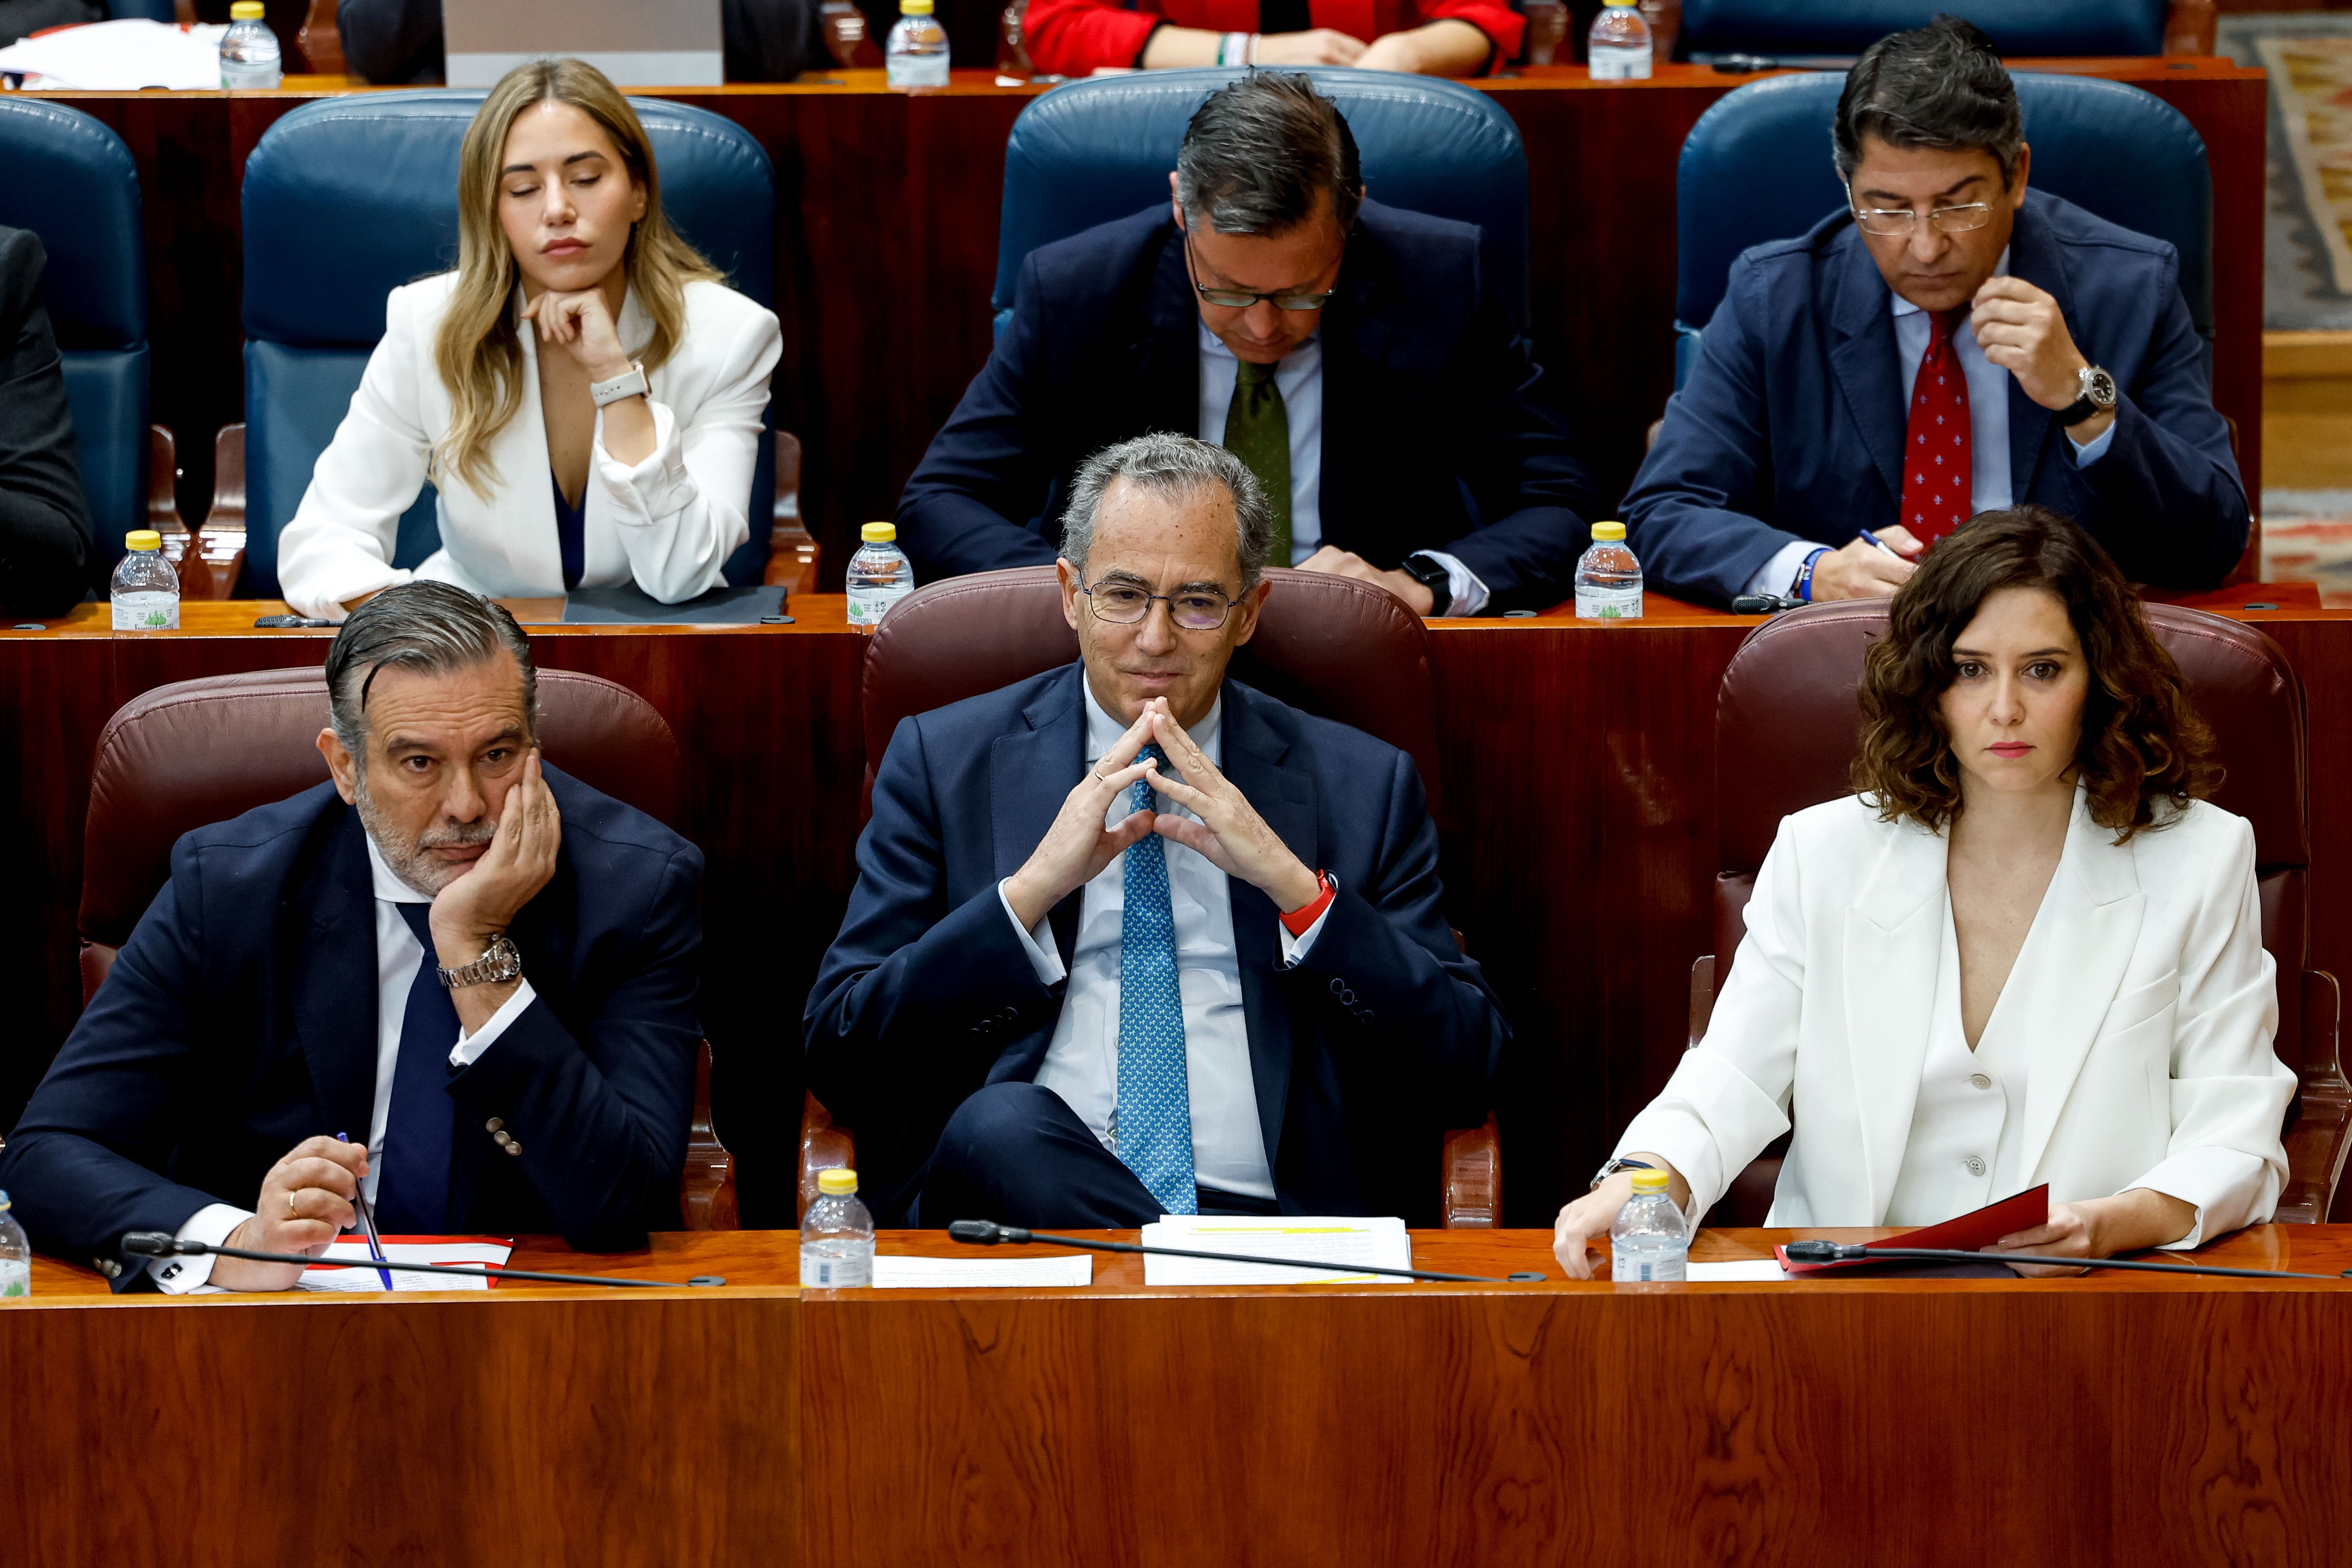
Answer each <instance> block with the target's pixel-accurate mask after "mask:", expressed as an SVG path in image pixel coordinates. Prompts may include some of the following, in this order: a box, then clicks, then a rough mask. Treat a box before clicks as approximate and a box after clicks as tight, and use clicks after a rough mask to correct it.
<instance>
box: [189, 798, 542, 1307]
mask: <svg viewBox="0 0 2352 1568" xmlns="http://www.w3.org/2000/svg"><path fill="white" fill-rule="evenodd" d="M367 853H368V875H369V877H370V879H372V881H373V884H374V890H375V1104H374V1108H373V1110H371V1111H370V1112H369V1115H368V1135H367V1140H368V1142H367V1153H368V1173H367V1175H366V1176H365V1177H363V1178H362V1180H361V1182H360V1195H361V1196H362V1197H363V1198H365V1199H366V1200H367V1201H368V1202H370V1203H373V1202H375V1188H376V1181H377V1178H378V1176H379V1175H380V1174H381V1173H382V1170H383V1130H384V1125H385V1123H386V1122H387V1121H390V1120H391V1117H392V1079H393V1072H394V1068H396V1067H397V1066H398V1065H399V1061H400V1027H401V1024H402V1023H403V1021H404V1019H405V1018H406V1017H407V1015H408V991H409V987H410V986H411V985H413V984H415V982H416V970H417V966H418V965H419V964H421V963H424V962H425V948H424V946H423V945H422V944H421V943H420V942H417V940H416V933H415V932H414V931H410V930H409V929H408V921H407V920H406V919H405V918H404V916H403V915H402V914H401V912H400V906H401V905H403V904H429V903H431V902H432V901H433V898H432V895H431V894H429V893H420V892H418V891H417V890H416V889H414V888H412V887H410V886H409V885H408V884H407V883H405V882H404V881H402V880H401V879H399V877H397V876H396V875H394V872H393V869H392V868H391V867H390V866H387V865H385V864H384V860H383V856H382V855H381V854H379V853H377V851H376V847H375V840H374V838H373V837H370V838H369V839H368V841H367ZM537 996H538V993H537V992H535V991H533V990H532V989H531V988H530V981H529V980H524V981H522V982H521V983H520V984H518V985H517V986H516V987H515V993H514V994H513V995H512V996H509V997H508V998H507V1000H506V1001H505V1003H504V1004H503V1005H500V1006H499V1010H498V1011H497V1012H495V1013H493V1014H491V1015H490V1021H489V1022H488V1023H487V1024H484V1025H483V1026H482V1027H481V1029H480V1030H479V1031H478V1033H475V1034H472V1035H467V1033H466V1032H465V1029H464V1027H463V1026H460V1027H459V1028H458V1031H457V1040H456V1042H455V1043H454V1045H453V1047H452V1048H451V1050H450V1052H449V1065H450V1066H452V1067H460V1068H462V1067H469V1066H471V1065H472V1064H473V1063H474V1062H475V1061H476V1060H478V1059H479V1058H480V1057H481V1055H482V1053H483V1052H485V1051H487V1050H488V1049H489V1048H490V1047H492V1046H493V1045H496V1044H497V1043H498V1038H499V1036H500V1035H503V1034H505V1033H506V1032H507V1028H508V1026H509V1025H511V1024H512V1023H513V1022H514V1021H515V1020H516V1019H517V1018H520V1017H521V1016H522V1015H523V1012H524V1010H525V1009H527V1008H528V1007H530V1005H531V1003H532V1002H533V1001H534V1000H536V999H537ZM335 1131H339V1132H340V1131H344V1129H341V1128H337V1129H336V1130H335ZM252 1217H253V1211H252V1210H251V1209H245V1208H238V1207H237V1206H236V1205H234V1204H206V1205H205V1206H204V1207H203V1208H200V1209H198V1210H197V1211H196V1212H195V1213H194V1214H193V1215H189V1216H188V1221H187V1223H186V1224H185V1225H183V1226H180V1229H179V1238H180V1239H181V1240H182V1241H202V1242H205V1243H207V1244H209V1245H211V1246H214V1247H218V1246H220V1245H221V1244H222V1243H224V1242H226V1240H228V1237H229V1233H230V1232H231V1231H233V1230H235V1229H236V1227H237V1226H240V1225H243V1224H244V1223H245V1222H246V1221H247V1220H248V1219H251V1218H252ZM147 1272H148V1273H149V1274H150V1275H151V1276H152V1277H153V1279H154V1280H155V1283H156V1284H157V1285H158V1286H159V1287H161V1288H162V1289H163V1290H165V1291H166V1292H168V1293H170V1294H172V1295H174V1296H177V1295H182V1294H184V1293H185V1292H187V1291H190V1290H193V1289H195V1288H196V1287H197V1286H199V1285H202V1284H204V1283H205V1281H206V1280H208V1279H211V1278H212V1272H213V1260H212V1258H211V1257H210V1255H206V1256H205V1257H202V1258H152V1259H150V1260H149V1262H148V1264H147Z"/></svg>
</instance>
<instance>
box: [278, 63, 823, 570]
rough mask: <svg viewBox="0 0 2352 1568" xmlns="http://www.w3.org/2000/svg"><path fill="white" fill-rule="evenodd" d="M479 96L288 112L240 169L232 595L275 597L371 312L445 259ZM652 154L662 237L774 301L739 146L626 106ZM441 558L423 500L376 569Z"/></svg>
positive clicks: (745, 556)
mask: <svg viewBox="0 0 2352 1568" xmlns="http://www.w3.org/2000/svg"><path fill="white" fill-rule="evenodd" d="M483 97H484V94H482V93H479V92H451V91H443V90H433V91H419V92H384V93H366V94H362V95H358V96H354V97H349V98H339V99H329V100H321V101H320V102H317V103H310V104H305V105H304V106H303V107H301V108H299V109H298V110H294V111H293V112H292V113H291V114H289V115H287V116H286V117H285V118H284V119H282V120H280V121H278V122H277V123H276V124H275V125H273V126H271V127H270V128H269V130H268V132H267V133H265V134H264V135H263V136H262V138H261V141H260V142H259V144H258V145H257V146H256V147H255V148H254V150H253V155H252V157H251V158H249V159H248V160H247V163H246V168H245V197H244V200H245V337H246V344H245V417H246V437H245V503H246V554H245V569H244V573H243V574H242V576H241V578H240V580H239V581H240V585H239V588H238V593H239V594H240V595H242V596H245V597H248V598H270V597H275V596H276V595H277V594H278V532H279V531H280V530H282V529H283V528H284V527H285V526H286V524H287V523H288V522H289V521H291V520H292V519H293V516H294V510H295V509H296V508H297V507H298V506H299V505H300V504H301V500H302V492H303V490H304V489H307V488H308V487H309V485H310V470H311V469H312V468H314V467H315V466H316V465H317V463H318V459H319V454H320V452H321V451H323V450H324V449H325V448H326V446H327V443H328V442H329V441H330V440H331V439H332V438H333V437H334V434H335V428H336V426H339V425H340V424H341V423H342V419H343V415H344V414H345V412H346V411H347V410H348V409H349V407H350V405H351V400H352V393H353V392H355V391H356V390H358V387H359V384H360V375H361V373H362V371H364V370H365V369H366V367H367V360H368V354H369V353H370V352H371V351H373V349H374V347H375V344H376V341H377V340H378V339H379V338H381V337H383V307H384V298H385V296H386V295H388V294H390V293H391V291H392V290H393V289H394V288H396V287H398V286H399V285H401V284H403V283H406V282H409V281H411V280H413V279H417V278H421V277H424V276H425V275H427V274H430V273H435V272H442V271H446V270H447V269H448V268H450V267H452V266H454V265H455V264H456V261H457V148H458V144H459V142H462V141H463V140H464V138H465V134H466V127H467V124H468V123H470V122H471V121H472V120H473V118H474V111H475V110H477V109H478V108H479V107H480V106H481V102H482V99H483ZM630 102H631V105H632V106H633V107H634V108H635V110H636V111H637V118H638V119H639V120H641V121H644V123H645V127H646V134H647V135H648V136H649V137H650V138H652V141H653V145H654V158H655V161H656V163H657V165H658V166H659V168H660V171H661V189H662V207H663V210H664V211H665V212H667V214H668V215H669V218H670V222H671V223H672V224H673V225H675V226H677V229H678V231H679V232H680V233H681V234H683V235H685V236H686V237H687V238H688V240H690V241H692V242H693V243H694V245H695V246H696V247H698V248H699V249H700V250H701V251H702V253H703V254H704V255H705V256H707V257H709V258H710V262H711V265H713V266H715V267H717V268H719V270H721V271H722V272H725V273H727V274H728V276H729V280H730V282H731V283H732V284H733V286H734V287H735V288H737V289H740V290H742V292H743V293H745V294H747V295H749V296H750V297H751V298H752V299H754V300H759V301H760V302H761V304H763V305H771V306H772V305H773V304H774V302H775V272H776V267H775V176H774V172H773V171H772V168H771V167H770V165H769V163H768V155H767V154H766V153H764V152H762V151H761V148H760V144H759V142H756V141H754V140H753V139H752V137H751V133H750V132H747V131H745V130H744V129H743V128H742V127H741V126H740V125H737V124H735V123H733V122H732V121H727V120H722V119H720V118H719V116H718V115H715V114H711V113H709V112H708V111H706V110H699V109H694V108H689V107H688V106H687V105H684V104H677V103H668V102H664V101H661V100H652V99H632V100H630ZM774 492H775V464H774V443H773V442H772V441H770V440H765V439H763V440H762V441H761V443H760V466H759V469H758V471H757V473H755V474H754V476H753V478H752V481H751V519H752V521H753V528H752V533H751V541H750V542H748V543H746V544H745V545H744V546H743V548H742V549H740V550H739V551H737V552H735V554H734V555H733V556H732V557H730V559H729V561H728V563H727V580H728V581H729V582H730V583H739V584H740V583H757V582H759V581H760V579H761V573H762V572H763V571H764V570H765V568H766V565H767V560H768V536H767V531H766V529H765V526H764V524H765V522H766V521H767V519H768V518H769V517H770V516H771V514H772V510H773V500H772V497H773V495H774ZM439 548H440V527H439V524H438V522H437V521H436V513H435V492H434V489H433V487H432V486H430V485H427V486H426V487H425V491H424V493H423V494H422V495H420V496H419V497H418V498H417V501H416V504H415V506H413V507H411V508H410V509H409V510H408V512H407V514H406V515H405V516H404V517H403V518H402V519H401V521H400V540H399V546H398V549H397V550H396V552H394V557H393V562H394V565H398V566H414V565H416V564H417V563H420V562H422V561H423V560H424V559H425V557H426V556H428V555H430V554H432V553H433V552H434V551H436V550H437V549H439Z"/></svg>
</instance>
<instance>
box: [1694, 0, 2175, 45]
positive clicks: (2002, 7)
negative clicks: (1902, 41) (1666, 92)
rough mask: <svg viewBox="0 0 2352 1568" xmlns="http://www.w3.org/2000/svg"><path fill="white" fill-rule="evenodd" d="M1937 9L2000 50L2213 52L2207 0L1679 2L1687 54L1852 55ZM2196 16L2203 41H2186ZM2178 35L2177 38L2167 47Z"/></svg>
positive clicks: (1923, 21) (1923, 22) (1922, 20)
mask: <svg viewBox="0 0 2352 1568" xmlns="http://www.w3.org/2000/svg"><path fill="white" fill-rule="evenodd" d="M1938 11H1949V12H1951V13H1952V14H1953V15H1955V16H1965V17H1966V18H1968V19H1969V21H1971V22H1973V23H1975V24H1976V25H1977V26H1979V27H1981V28H1983V29H1984V30H1985V32H1986V33H1987V34H1989V35H1990V37H1991V38H1992V41H1993V43H1994V45H1995V46H1996V47H1999V48H2000V52H2001V53H2002V54H2004V55H2018V56H2024V57H2029V58H2031V57H2043V58H2048V57H2063V56H2068V55H2161V54H2183V53H2198V54H2210V53H2212V52H2213V5H2212V0H2189V4H2186V5H2175V4H2172V3H2170V0H1946V3H1944V4H1940V5H1938V4H1936V3H1934V0H1803V3H1802V4H1791V3H1790V0H1683V26H1682V39H1683V47H1684V49H1685V58H1697V57H1699V56H1708V57H1714V56H1719V55H1727V54H1754V55H1858V54H1860V53H1862V51H1863V50H1864V49H1866V48H1868V47H1870V46H1871V45H1873V44H1874V43H1876V42H1877V41H1878V40H1879V39H1881V38H1883V37H1885V36H1886V35H1887V34H1889V33H1899V32H1902V31H1903V30H1905V29H1906V28H1909V27H1919V26H1926V25H1927V21H1928V19H1929V18H1930V17H1932V16H1935V15H1936V13H1937V12H1938ZM2175 13H2194V14H2195V16H2194V17H2193V18H2192V17H2191V16H2189V15H2180V16H2175V15H2174V14H2175ZM2200 23H2201V27H2202V34H2201V37H2202V43H2203V47H2201V48H2192V47H2185V46H2186V45H2187V43H2188V40H2189V38H2190V37H2195V36H2196V35H2197V32H2198V28H2199V26H2200ZM2176 35H2178V36H2179V39H2180V45H2179V47H2170V48H2168V47H2167V44H2168V41H2171V40H2172V39H2173V38H2174V37H2175V36H2176Z"/></svg>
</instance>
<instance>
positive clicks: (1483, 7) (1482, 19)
mask: <svg viewBox="0 0 2352 1568" xmlns="http://www.w3.org/2000/svg"><path fill="white" fill-rule="evenodd" d="M1035 4H1036V0H1031V5H1033V6H1034V5H1035ZM1413 8H1414V9H1415V10H1417V11H1419V12H1420V13H1421V21H1422V22H1423V23H1428V22H1435V21H1440V20H1443V19H1444V18H1447V17H1451V18H1453V19H1454V21H1457V22H1467V23H1469V24H1470V25H1471V26H1474V27H1475V28H1477V29H1478V30H1479V31H1480V32H1482V33H1484V34H1486V37H1489V38H1491V39H1493V40H1494V44H1495V53H1494V54H1492V55H1490V56H1488V57H1487V59H1486V64H1485V65H1484V66H1482V67H1480V68H1479V74H1480V75H1481V76H1484V75H1486V74H1487V73H1488V72H1490V71H1492V70H1494V69H1495V68H1496V67H1497V66H1499V65H1501V64H1502V63H1503V62H1504V61H1506V60H1509V59H1515V58H1517V56H1518V52H1519V42H1520V40H1521V38H1522V37H1524V36H1525V35H1526V33H1527V30H1528V19H1527V18H1526V17H1525V16H1520V15H1519V14H1518V13H1517V11H1514V10H1512V9H1511V8H1510V6H1509V5H1507V4H1504V3H1503V0H1417V4H1416V5H1414V7H1413ZM1033 15H1034V11H1033ZM1416 25H1418V24H1416Z"/></svg>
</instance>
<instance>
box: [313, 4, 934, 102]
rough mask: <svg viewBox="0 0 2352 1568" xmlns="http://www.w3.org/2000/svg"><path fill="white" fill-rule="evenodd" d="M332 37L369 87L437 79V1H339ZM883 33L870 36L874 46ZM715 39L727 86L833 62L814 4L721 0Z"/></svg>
mask: <svg viewBox="0 0 2352 1568" xmlns="http://www.w3.org/2000/svg"><path fill="white" fill-rule="evenodd" d="M892 19H893V20H896V17H895V16H894V17H893V18H892ZM335 31H336V32H337V33H338V34H340V35H341V37H342V42H343V58H344V60H345V61H346V62H348V63H349V64H350V66H351V68H352V70H353V71H354V72H355V73H357V74H358V75H360V76H362V77H365V78H366V79H368V80H370V81H373V82H405V81H439V80H440V79H442V76H443V74H444V71H443V65H442V47H441V0H342V4H341V5H339V6H338V7H337V8H336V11H335ZM888 33H889V29H888V27H887V26H885V27H884V29H883V31H882V32H881V33H878V34H877V35H875V41H876V43H877V46H878V45H879V44H880V41H881V39H882V38H883V37H887V36H888ZM719 37H720V38H721V40H722V43H723V45H724V47H725V51H726V74H727V79H728V80H729V81H790V80H792V79H793V78H794V77H796V76H798V75H800V74H801V71H802V69H803V67H805V66H806V65H807V64H808V63H809V62H810V61H812V60H814V61H816V62H818V63H819V64H823V63H825V62H826V61H827V60H829V59H830V58H831V57H829V56H828V55H826V53H825V52H824V39H823V38H822V37H820V36H819V34H818V32H817V6H816V0H719Z"/></svg>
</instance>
